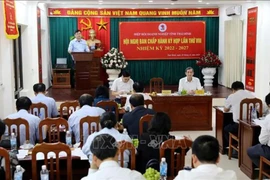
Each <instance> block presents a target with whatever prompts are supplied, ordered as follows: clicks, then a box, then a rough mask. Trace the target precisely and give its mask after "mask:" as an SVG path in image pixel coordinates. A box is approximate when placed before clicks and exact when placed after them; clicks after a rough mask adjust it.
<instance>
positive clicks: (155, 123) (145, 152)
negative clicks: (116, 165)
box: [137, 112, 175, 173]
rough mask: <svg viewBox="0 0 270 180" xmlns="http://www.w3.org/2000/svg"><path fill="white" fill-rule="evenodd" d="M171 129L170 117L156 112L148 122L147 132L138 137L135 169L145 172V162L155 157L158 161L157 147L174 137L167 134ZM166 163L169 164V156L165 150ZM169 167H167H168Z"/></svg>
mask: <svg viewBox="0 0 270 180" xmlns="http://www.w3.org/2000/svg"><path fill="white" fill-rule="evenodd" d="M170 130H171V119H170V117H169V116H168V115H167V114H166V113H164V112H157V113H156V114H155V115H154V117H153V119H152V120H151V122H150V126H149V128H148V133H143V134H142V135H141V137H140V139H139V146H138V161H137V162H138V163H137V170H138V171H140V172H141V173H144V172H145V168H146V164H147V163H148V162H149V161H150V160H153V159H155V160H156V162H158V163H159V162H160V159H161V157H159V148H160V146H161V144H162V143H163V142H164V141H166V140H168V139H175V137H174V136H171V135H170V134H169V131H170ZM165 154H166V157H168V159H167V158H166V161H167V164H168V166H169V164H170V163H169V157H170V156H167V153H166V152H165ZM168 169H169V168H168Z"/></svg>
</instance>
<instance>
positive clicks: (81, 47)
mask: <svg viewBox="0 0 270 180" xmlns="http://www.w3.org/2000/svg"><path fill="white" fill-rule="evenodd" d="M68 52H90V49H89V47H88V45H87V42H86V41H85V40H84V39H81V40H80V41H78V40H77V39H76V38H75V39H73V40H71V41H70V42H69V46H68ZM72 59H73V57H72Z"/></svg>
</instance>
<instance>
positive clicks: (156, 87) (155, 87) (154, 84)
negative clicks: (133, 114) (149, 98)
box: [150, 77, 164, 93]
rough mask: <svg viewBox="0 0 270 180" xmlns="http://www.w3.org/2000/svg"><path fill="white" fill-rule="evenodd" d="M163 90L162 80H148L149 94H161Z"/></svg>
mask: <svg viewBox="0 0 270 180" xmlns="http://www.w3.org/2000/svg"><path fill="white" fill-rule="evenodd" d="M163 89H164V81H163V79H162V78H160V77H158V78H151V79H150V93H151V92H157V93H161V91H162V90H163Z"/></svg>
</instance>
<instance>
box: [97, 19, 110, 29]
mask: <svg viewBox="0 0 270 180" xmlns="http://www.w3.org/2000/svg"><path fill="white" fill-rule="evenodd" d="M107 24H108V22H104V21H103V19H102V18H101V19H100V21H99V22H98V23H97V25H98V30H99V31H100V30H101V29H105V30H107V27H106V25H107Z"/></svg>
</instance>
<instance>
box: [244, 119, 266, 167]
mask: <svg viewBox="0 0 270 180" xmlns="http://www.w3.org/2000/svg"><path fill="white" fill-rule="evenodd" d="M269 132H270V114H269V115H267V116H266V117H265V120H264V123H263V124H262V125H261V133H260V136H259V142H260V144H257V145H255V146H252V147H249V148H248V149H247V154H248V156H249V158H250V159H251V161H252V162H253V163H254V164H255V165H256V166H257V167H259V166H260V156H263V157H265V158H266V159H268V160H270V133H269ZM259 168H260V167H259Z"/></svg>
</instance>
